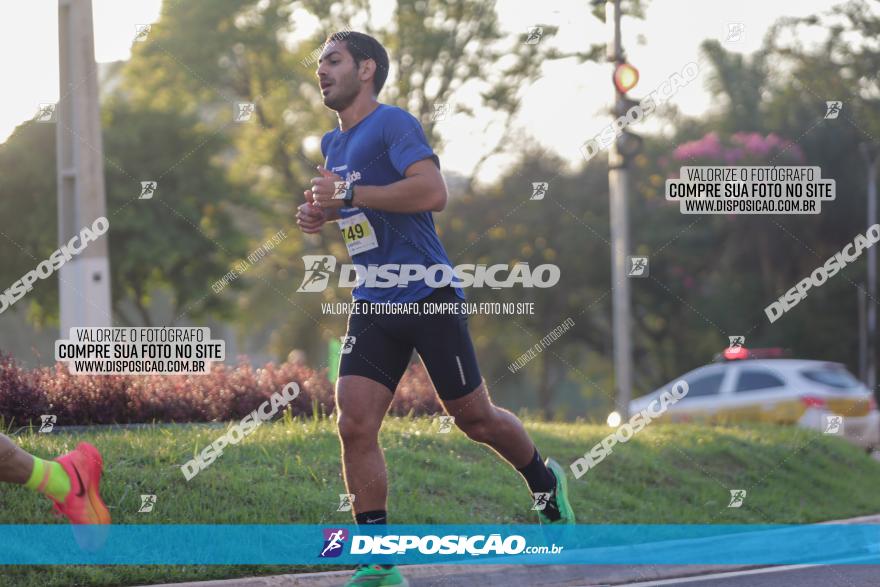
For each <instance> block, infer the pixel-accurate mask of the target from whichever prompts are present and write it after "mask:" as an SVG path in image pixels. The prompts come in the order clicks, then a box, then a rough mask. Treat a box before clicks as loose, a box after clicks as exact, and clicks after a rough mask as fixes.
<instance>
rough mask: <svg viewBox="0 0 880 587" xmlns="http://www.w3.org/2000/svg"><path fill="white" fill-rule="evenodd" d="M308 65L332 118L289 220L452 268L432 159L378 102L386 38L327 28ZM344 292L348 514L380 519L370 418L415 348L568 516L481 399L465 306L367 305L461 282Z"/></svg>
mask: <svg viewBox="0 0 880 587" xmlns="http://www.w3.org/2000/svg"><path fill="white" fill-rule="evenodd" d="M317 75H318V80H319V83H320V88H321V93H322V95H323V101H324V105H325V106H327V107H328V108H330V109H331V110H335V111H336V113H337V116H338V119H339V128H337V129H334V130H332V131H330V132H328V133H326V134H325V135H324V137H323V138H322V140H321V152H322V154H323V155H324V157H325V165H324V166H323V167H320V166H319V167H318V171H319V172H320V174H321V176H320V177H315V178H314V179H312V187H311V189H308V190H306V191H305V192H304V195H305V198H306V203H304V204H302V205H301V206H299V209H298V212H297V224H299V226H300V228H301V229H302V230H303V232H306V233H309V234H312V233H317V232H320V230H321V227H322V226H323V225H324V224H325V223H326V222H328V221H334V220H338V221H339V228H340V229H341V230H342V236H343V239H344V241H345V245H346V247H347V248H348V252H349V254H350V255H351V257H352V260H353V262H354V263H357V264H359V265H362V266H365V267H369V266H371V265H376V266H381V265H386V264H396V265H417V266H421V267H425V268H427V267H430V266H436V265H441V266H446V267H448V268H449V271H451V263H450V262H449V258H448V257H447V255H446V251H445V250H444V249H443V245H442V244H441V243H440V239H439V238H438V236H437V232H436V230H435V228H434V220H433V216H432V212H440V211H442V210H443V208H444V207H445V205H446V197H447V194H446V184H445V182H444V181H443V176H442V175H441V174H440V162H439V159H438V157H437V156H436V155H435V154H434V152H433V150H432V149H431V147H430V145H428V142H427V139H426V137H425V133H424V131H423V130H422V127H421V125H420V124H419V122H418V120H417V119H416V118H415V117H413V116H412V115H411V114H409V113H407V112H406V111H404V110H401V109H400V108H396V107H394V106H389V105H387V104H381V103H379V102H378V101H377V96H378V94H379V91H380V90H381V89H382V86H383V85H384V83H385V79H386V78H387V77H388V54H387V52H386V51H385V48H384V47H383V46H382V45H381V44H380V43H379V42H378V41H377V40H376V39H374V38H373V37H370V36H368V35H365V34H362V33H356V32H349V31H346V32H339V33H334V34H332V35H330V36H329V37H327V42H326V44H325V48H324V50H323V52H322V54H321V58H320V60H319V61H318V69H317ZM340 182H345V183H340ZM340 187H341V188H343V189H342V193H341V195H342V196H343V197H342V198H339V196H338V195H337V194H339V188H340ZM334 195H336V196H337V197H336V198H334ZM441 268H442V267H441ZM352 296H353V298H354V301H355V303H356V304H357V305H358V306H365V305H373V308H374V309H373V311H370V312H369V315H365V312H364V308H363V307H361V308H360V310H361V311H360V312H358V313H355V314H352V315H351V316H349V319H348V332H347V333H346V334H347V336H348V337H350V338H349V339H348V340H352V341H354V344H353V348H352V351H351V352H350V353H348V354H344V355H342V358H341V361H340V366H339V380H338V382H337V385H336V407H337V418H338V427H339V436H340V440H341V443H342V462H343V476H344V478H345V483H346V487H347V489H348V492H349V493H350V494H353V495H354V496H355V498H356V499H355V500H354V503H353V506H354V507H353V508H352V511H353V512H354V514H355V521H356V522H357V523H358V524H385V523H387V505H386V500H387V495H388V480H387V470H386V467H385V459H384V456H383V453H382V449H381V448H380V446H379V440H378V439H379V428H380V427H381V425H382V419H383V418H384V416H385V413H386V412H387V411H388V408H389V406H390V405H391V400H392V398H393V393H394V390H395V389H396V388H397V383H398V382H399V381H400V378H401V376H402V375H403V372H404V371H405V370H406V367H407V365H408V363H409V360H410V357H411V356H412V351H413V349H415V350H416V351H417V352H418V353H419V356H420V357H421V360H422V362H423V364H424V365H425V368H426V369H427V371H428V374H429V375H430V377H431V381H432V383H433V385H434V389H435V390H436V392H437V394H438V396H439V397H440V399H441V401H442V402H443V406H444V408H445V410H446V412H447V413H448V414H449V415H450V416H453V417H454V418H455V423H456V424H457V425H458V427H459V428H461V430H462V431H463V432H464V433H465V434H467V436H468V437H470V438H471V439H472V440H474V441H476V442H480V443H483V444H486V445H488V446H489V447H491V448H492V449H493V450H494V451H495V452H496V453H498V455H499V456H500V457H501V458H503V459H505V460H506V461H507V462H508V463H510V465H511V466H513V467H514V468H516V469H517V470H518V471H519V472H520V473H521V474H522V476H523V478H524V479H525V482H526V484H527V485H528V487H529V490H530V491H531V492H532V493H533V494H535V493H549V494H550V497H549V499H548V500H547V505H546V507H545V508H544V509H543V510H542V511H538V517H539V520H540V522H541V523H558V524H573V523H574V521H575V519H574V513H573V512H572V509H571V505H570V504H569V501H568V496H567V485H566V477H565V471H564V470H563V468H562V467H561V466H560V465H559V464H558V463H556V462H555V461H553V460H552V459H547V461H546V462H543V461H542V460H541V457H540V455H539V453H538V450H537V449H536V448H535V444H534V443H533V442H532V440H531V439H530V438H529V435H528V434H527V433H526V431H525V428H523V425H522V422H520V421H519V419H518V418H517V417H516V416H514V415H513V414H512V413H510V412H509V411H507V410H504V409H501V408H499V407H497V406H495V405H494V404H493V403H492V401H491V400H490V398H489V393H488V391H487V389H486V385H485V383H484V382H483V379H482V377H481V376H480V370H479V367H478V365H477V359H476V356H475V354H474V347H473V344H472V342H471V338H470V334H469V333H468V328H467V317H466V315H465V314H433V315H424V313H422V315H412V314H393V313H385V314H383V315H375V312H376V311H378V308H379V307H380V306H378V304H385V303H414V302H418V303H419V304H422V303H454V302H460V301H462V300H463V299H464V293H463V292H462V290H461V289H460V288H458V287H451V286H446V287H440V288H433V287H431V286H430V285H428V283H426V282H425V281H424V280H421V281H418V280H413V281H409V282H408V284H407V285H406V287H385V288H379V287H369V284H361V285H359V286H358V287H356V288H355V289H354V291H353V292H352ZM447 307H448V306H447ZM406 584H407V582H406V579H404V578H403V577H402V576H401V574H400V572H399V571H398V569H397V568H396V567H394V566H393V565H360V566H359V567H358V569H357V570H356V572H355V575H354V577H353V578H352V580H351V581H350V583H349V585H359V586H368V587H369V586H383V585H406Z"/></svg>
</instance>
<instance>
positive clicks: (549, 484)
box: [517, 448, 562, 521]
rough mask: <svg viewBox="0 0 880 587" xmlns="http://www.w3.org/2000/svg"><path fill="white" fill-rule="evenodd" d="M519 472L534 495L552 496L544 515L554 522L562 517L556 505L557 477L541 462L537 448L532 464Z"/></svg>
mask: <svg viewBox="0 0 880 587" xmlns="http://www.w3.org/2000/svg"><path fill="white" fill-rule="evenodd" d="M517 471H519V473H520V475H522V476H523V478H524V479H525V480H526V483H527V484H528V486H529V491H531V492H532V493H549V494H550V498H549V499H548V500H547V505H546V506H545V507H544V509H543V512H544V515H545V516H547V517H548V518H550V519H551V520H553V521H556V520H558V519H559V518H560V517H562V516H561V515H560V514H559V507H558V506H557V504H556V476H555V475H553V471H551V470H550V469H548V468H547V465H545V464H544V462H543V461H542V460H541V455H540V454H538V449H537V448H536V449H535V454H534V455H533V456H532V462H530V463H529V464H528V465H526V466H525V467H523V468H522V469H517Z"/></svg>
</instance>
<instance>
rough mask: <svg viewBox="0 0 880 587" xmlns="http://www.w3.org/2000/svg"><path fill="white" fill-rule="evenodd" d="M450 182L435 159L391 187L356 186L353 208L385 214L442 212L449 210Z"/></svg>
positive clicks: (410, 169) (418, 164)
mask: <svg viewBox="0 0 880 587" xmlns="http://www.w3.org/2000/svg"><path fill="white" fill-rule="evenodd" d="M446 198H447V193H446V182H445V181H443V175H442V174H441V173H440V170H439V169H438V168H437V165H436V164H435V163H434V161H433V160H432V159H431V158H428V159H422V160H421V161H416V162H415V163H413V164H412V165H410V166H409V167H407V168H406V171H405V172H404V178H403V179H401V180H400V181H396V182H394V183H390V184H388V185H355V186H354V200H353V201H352V205H354V206H358V207H361V208H372V209H374V210H382V211H383V212H398V213H401V214H414V213H416V212H440V211H441V210H443V208H445V207H446Z"/></svg>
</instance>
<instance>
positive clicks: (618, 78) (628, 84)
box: [614, 61, 639, 95]
mask: <svg viewBox="0 0 880 587" xmlns="http://www.w3.org/2000/svg"><path fill="white" fill-rule="evenodd" d="M637 83H639V70H638V69H636V68H635V67H633V66H632V65H630V64H629V63H627V62H625V61H624V62H621V63H618V64H617V67H615V68H614V87H616V88H617V91H618V92H620V93H621V94H624V95H626V93H627V92H628V91H630V90H631V89H633V88H634V87H636V84H637Z"/></svg>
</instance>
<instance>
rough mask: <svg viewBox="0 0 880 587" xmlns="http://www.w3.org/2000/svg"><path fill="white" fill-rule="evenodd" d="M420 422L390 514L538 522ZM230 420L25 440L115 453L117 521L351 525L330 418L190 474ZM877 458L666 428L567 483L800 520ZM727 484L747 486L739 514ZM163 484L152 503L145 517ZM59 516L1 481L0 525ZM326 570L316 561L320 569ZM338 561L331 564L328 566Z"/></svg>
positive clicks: (539, 427)
mask: <svg viewBox="0 0 880 587" xmlns="http://www.w3.org/2000/svg"><path fill="white" fill-rule="evenodd" d="M527 427H528V429H529V432H530V433H531V434H532V437H533V438H534V439H535V441H536V443H537V444H538V447H539V448H540V450H541V453H542V455H545V456H547V455H549V456H553V457H554V458H555V459H556V460H558V461H559V462H560V463H562V465H563V466H564V467H567V466H568V465H569V464H570V463H571V462H572V461H574V460H575V459H576V458H578V457H579V456H582V455H583V454H584V453H585V452H588V451H589V449H590V448H591V447H592V446H593V445H594V444H596V443H597V442H599V441H600V440H601V438H602V437H603V436H604V435H606V434H607V433H608V431H609V429H608V428H606V427H604V426H588V425H583V424H557V423H538V422H529V423H527ZM437 429H438V427H437V424H436V423H435V422H434V421H432V420H430V419H424V418H418V419H406V418H389V419H387V420H386V422H385V425H384V427H383V429H382V444H383V446H384V448H385V457H386V460H387V461H388V465H389V469H390V478H391V484H390V494H389V508H390V521H391V522H392V523H434V524H436V523H440V524H442V523H450V524H452V523H460V524H470V523H492V524H513V523H536V518H535V517H534V513H533V512H530V511H529V508H530V506H531V498H530V495H529V493H528V490H527V488H526V486H525V484H524V482H523V481H522V479H521V478H520V476H519V474H518V473H517V472H516V471H514V470H513V469H511V468H510V467H508V466H507V465H506V464H505V463H503V462H502V461H501V460H499V459H498V458H496V457H495V456H494V453H492V452H491V451H490V450H489V449H487V448H486V447H483V446H480V445H477V444H475V443H473V442H471V441H470V440H469V439H468V438H467V437H465V436H464V435H463V434H462V433H461V432H459V431H457V430H454V431H453V432H451V433H448V434H440V433H438V432H437ZM223 431H224V429H221V428H217V427H213V428H212V427H207V426H174V427H166V426H156V427H147V428H142V429H132V430H118V429H100V430H95V431H91V432H86V433H82V434H67V433H52V434H43V435H33V434H32V435H25V436H19V437H16V440H17V441H18V442H20V443H21V445H22V446H23V447H24V448H25V449H26V450H28V451H30V452H32V453H35V454H37V455H39V456H43V457H53V456H55V455H57V454H59V453H63V452H66V451H68V450H70V449H71V448H73V446H74V445H75V444H76V442H77V441H79V440H88V441H89V442H92V443H93V444H95V445H96V446H97V447H98V448H99V449H100V450H101V451H102V453H103V454H104V461H105V466H106V469H105V476H104V482H103V494H104V498H105V501H106V502H107V505H108V506H109V507H110V510H111V513H112V515H113V521H114V523H117V524H145V523H149V524H212V523H223V524H319V523H327V524H330V523H351V517H350V512H337V511H336V509H337V506H338V501H339V498H338V495H339V494H340V493H345V488H344V485H343V482H342V478H341V474H340V461H339V443H338V440H337V437H336V433H335V426H334V422H333V421H332V420H329V419H318V420H308V419H296V420H290V419H287V420H284V421H279V422H276V423H273V424H267V425H264V426H262V427H260V428H258V429H257V430H256V431H255V432H254V433H253V434H252V435H251V436H249V437H248V438H247V439H246V440H244V441H243V442H242V443H241V444H239V445H237V446H231V447H228V448H227V449H226V450H225V452H224V454H223V455H222V456H221V457H220V458H219V459H217V460H216V461H215V462H214V463H213V464H212V465H211V466H210V467H209V468H208V469H207V470H205V471H203V472H201V473H200V474H199V475H198V476H196V477H195V478H194V479H193V480H192V481H189V482H187V481H186V480H185V479H184V477H183V475H182V474H181V472H180V465H181V464H182V463H183V462H184V461H186V460H188V459H189V458H191V456H192V455H193V454H194V453H195V452H197V451H198V450H201V449H202V448H203V447H205V446H206V445H208V444H209V443H211V442H212V441H213V440H214V439H215V438H217V437H218V436H219V435H220V434H221V433H222V432H223ZM877 487H880V463H878V462H876V461H874V460H872V459H871V458H869V457H868V456H867V455H865V454H864V452H863V451H861V450H859V449H857V448H855V447H852V446H850V445H849V444H847V443H846V442H844V441H843V440H841V439H838V438H836V437H831V436H823V435H821V434H818V433H815V432H812V431H807V430H802V429H798V428H780V427H772V426H755V427H744V428H713V427H705V426H697V425H662V424H655V425H652V426H650V427H648V428H646V429H645V430H644V431H642V432H641V433H640V434H639V435H638V436H636V437H635V438H634V439H632V440H631V441H630V442H629V443H627V444H625V445H617V446H616V447H614V452H613V454H611V455H609V456H608V457H607V458H606V459H605V461H603V462H602V463H600V464H599V465H598V466H597V467H596V468H595V469H594V470H592V471H590V472H589V473H588V474H587V475H585V476H584V477H582V478H581V479H579V480H574V478H573V477H571V478H570V488H571V493H572V497H573V505H574V509H575V512H576V513H577V516H578V521H579V522H582V523H592V524H627V523H661V524H662V523H667V524H680V523H687V524H689V523H704V524H705V523H712V524H715V523H717V524H723V523H755V524H764V523H804V522H817V521H822V520H829V519H836V518H845V517H851V516H857V515H863V514H873V513H878V512H880V491H877ZM730 489H747V490H748V496H747V498H746V500H745V503H744V504H743V506H742V507H741V508H738V509H729V508H728V507H727V504H728V501H729V496H730V494H729V490H730ZM146 493H152V494H156V496H157V504H156V506H155V509H154V511H153V512H152V513H149V514H144V513H138V508H139V506H140V495H141V494H146ZM27 523H34V524H45V523H63V522H62V521H60V520H56V519H55V518H54V517H53V516H52V515H51V514H50V506H49V502H48V501H47V500H46V499H45V498H43V497H41V496H39V495H36V494H34V493H31V492H29V491H26V490H24V489H22V488H20V487H16V486H9V485H3V486H0V524H27ZM313 568H314V569H317V568H318V567H313ZM330 568H332V567H327V566H323V567H320V569H321V570H329V569H330ZM303 570H308V567H302V566H300V567H278V566H273V567H248V566H236V567H220V566H202V567H195V566H173V567H172V566H154V567H131V566H112V567H111V566H104V567H85V566H76V567H5V568H3V570H2V572H0V586H7V585H8V586H13V585H14V586H16V587H19V586H31V585H33V586H41V587H42V586H59V587H61V586H63V587H68V586H70V585H140V584H149V583H156V582H177V581H184V580H197V579H209V578H231V577H236V576H242V575H249V574H267V573H285V572H293V571H303Z"/></svg>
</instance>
